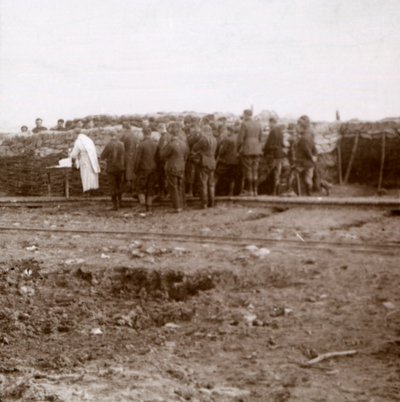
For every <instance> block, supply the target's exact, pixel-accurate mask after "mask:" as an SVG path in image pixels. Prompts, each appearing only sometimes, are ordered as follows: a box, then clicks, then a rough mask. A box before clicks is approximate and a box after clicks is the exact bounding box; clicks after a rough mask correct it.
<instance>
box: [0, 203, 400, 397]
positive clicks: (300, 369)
mask: <svg viewBox="0 0 400 402" xmlns="http://www.w3.org/2000/svg"><path fill="white" fill-rule="evenodd" d="M108 207H109V205H108V204H100V203H93V204H86V206H85V205H83V204H82V205H80V206H79V208H78V207H77V205H72V204H63V205H54V206H44V207H43V208H34V209H29V208H2V209H1V210H0V213H1V226H3V227H4V226H9V227H13V228H15V229H16V230H15V231H1V235H0V275H1V278H0V298H1V299H0V300H1V304H0V400H1V401H16V400H21V401H96V402H99V401H104V402H108V401H110V402H117V401H147V402H150V401H168V402H169V401H205V402H207V401H222V402H224V401H277V402H280V401H332V402H340V401H366V402H367V401H369V402H372V401H374V402H378V401H395V400H400V359H399V357H400V293H399V288H400V271H399V266H400V264H399V262H400V247H398V248H396V247H392V248H382V249H379V247H375V248H374V249H369V248H368V247H365V248H362V247H361V248H360V247H354V249H352V248H350V247H347V248H346V247H340V246H339V245H337V243H338V242H341V243H346V244H348V243H349V242H354V243H358V244H359V243H372V242H373V243H382V244H387V243H388V242H391V243H392V244H393V243H395V242H397V243H398V244H399V246H400V243H399V242H400V216H396V215H391V214H390V213H389V211H387V210H380V209H368V208H363V209H360V208H344V207H342V208H336V209H335V208H325V209H324V208H320V207H313V208H305V207H301V208H300V207H297V208H288V209H280V208H267V207H261V206H260V207H254V206H252V207H251V208H249V207H248V206H245V205H228V204H226V205H223V204H222V205H221V204H219V205H217V207H216V208H214V209H208V210H197V209H195V208H194V207H192V208H190V209H189V210H187V211H184V212H183V213H182V214H180V215H177V214H172V213H170V212H169V209H168V208H167V207H162V208H158V209H156V210H155V211H154V212H153V213H152V214H143V213H142V211H140V210H139V209H138V207H134V208H132V207H129V208H128V207H126V208H123V209H122V210H120V211H118V212H111V211H107V208H108ZM24 227H40V228H44V229H48V231H44V232H38V231H36V232H35V231H22V230H20V229H22V228H24ZM18 229H19V230H18ZM60 229H64V230H65V229H78V230H83V229H88V230H89V229H90V230H99V231H110V230H113V231H120V232H123V231H141V232H165V233H181V234H182V233H184V234H188V235H189V234H191V235H200V236H211V237H212V236H229V237H233V238H238V239H240V238H251V237H253V238H256V237H257V238H265V239H271V240H280V241H279V242H268V241H265V242H263V241H258V242H255V243H251V242H249V243H248V244H247V245H248V246H250V245H253V246H256V247H250V248H246V247H245V246H246V245H244V244H239V243H238V244H236V243H235V242H234V241H227V242H217V241H213V240H209V241H195V240H193V241H191V239H190V238H182V241H172V240H168V239H156V240H142V239H140V238H139V237H137V236H134V235H131V234H127V233H115V234H112V235H111V234H104V233H86V234H85V233H79V232H73V231H71V232H68V233H63V232H60V231H57V230H60ZM287 240H291V241H296V243H288V242H287ZM317 241H321V242H322V243H321V244H322V245H325V246H324V247H318V246H315V247H309V246H308V245H307V243H309V244H310V242H317ZM324 242H330V243H324ZM312 244H315V245H316V244H317V243H312ZM263 247H264V248H265V249H263ZM345 350H355V351H356V352H357V353H356V354H354V355H349V356H342V357H336V358H330V359H326V360H324V361H321V362H319V363H315V364H310V365H307V364H306V363H307V361H309V360H310V359H312V358H314V357H316V356H318V355H321V354H323V353H327V352H334V351H345Z"/></svg>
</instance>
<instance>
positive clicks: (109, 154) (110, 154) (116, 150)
mask: <svg viewBox="0 0 400 402" xmlns="http://www.w3.org/2000/svg"><path fill="white" fill-rule="evenodd" d="M101 159H105V160H106V162H107V175H108V179H109V183H110V189H111V200H112V203H113V208H112V209H113V210H114V211H117V210H118V209H119V208H120V206H121V201H122V184H123V181H124V171H125V150H124V144H123V142H122V141H120V140H118V138H117V135H116V134H115V133H113V134H112V136H111V140H110V141H109V142H108V143H107V144H106V146H105V148H104V149H103V152H102V153H101Z"/></svg>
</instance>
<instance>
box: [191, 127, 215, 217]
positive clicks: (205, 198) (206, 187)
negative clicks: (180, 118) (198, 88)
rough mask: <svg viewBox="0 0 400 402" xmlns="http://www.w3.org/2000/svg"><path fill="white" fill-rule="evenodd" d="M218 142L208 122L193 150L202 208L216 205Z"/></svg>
mask: <svg viewBox="0 0 400 402" xmlns="http://www.w3.org/2000/svg"><path fill="white" fill-rule="evenodd" d="M216 150H217V140H216V139H215V137H214V135H213V132H212V128H211V126H210V125H209V124H207V123H206V122H205V123H204V124H203V125H202V126H201V129H200V136H199V137H198V140H197V141H196V143H195V144H194V145H193V146H192V148H191V151H190V152H191V154H192V161H193V162H194V163H195V165H196V170H195V177H196V178H195V181H196V182H197V183H198V193H199V195H200V202H201V208H203V209H206V208H207V207H214V205H215V181H214V173H215V167H216V161H215V152H216Z"/></svg>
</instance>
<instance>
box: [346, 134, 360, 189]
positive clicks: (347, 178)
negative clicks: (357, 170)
mask: <svg viewBox="0 0 400 402" xmlns="http://www.w3.org/2000/svg"><path fill="white" fill-rule="evenodd" d="M359 137H360V133H357V134H356V137H355V138H354V144H353V149H352V150H351V155H350V159H349V164H348V165H347V170H346V175H345V176H344V184H347V182H348V180H349V176H350V172H351V168H352V167H353V162H354V157H355V156H356V151H357V147H358V140H359Z"/></svg>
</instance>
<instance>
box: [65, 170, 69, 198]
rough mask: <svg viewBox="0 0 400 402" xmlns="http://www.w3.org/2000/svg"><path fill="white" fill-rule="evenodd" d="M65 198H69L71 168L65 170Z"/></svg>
mask: <svg viewBox="0 0 400 402" xmlns="http://www.w3.org/2000/svg"><path fill="white" fill-rule="evenodd" d="M65 198H69V168H65Z"/></svg>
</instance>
